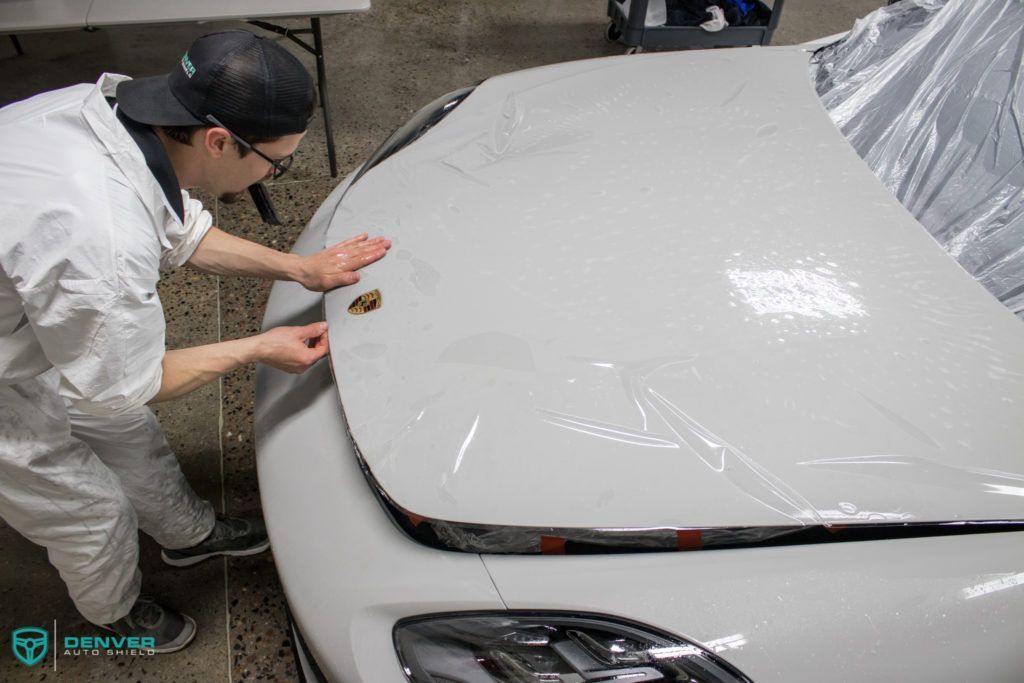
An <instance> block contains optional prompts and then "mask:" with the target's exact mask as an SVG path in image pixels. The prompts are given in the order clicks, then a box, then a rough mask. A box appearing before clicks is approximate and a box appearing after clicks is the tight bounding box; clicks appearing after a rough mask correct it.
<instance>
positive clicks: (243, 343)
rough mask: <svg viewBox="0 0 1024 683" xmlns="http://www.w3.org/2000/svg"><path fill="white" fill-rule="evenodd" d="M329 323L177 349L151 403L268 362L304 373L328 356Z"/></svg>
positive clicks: (169, 354)
mask: <svg viewBox="0 0 1024 683" xmlns="http://www.w3.org/2000/svg"><path fill="white" fill-rule="evenodd" d="M326 333H327V323H325V322H318V323H310V324H309V325H302V326H301V327H275V328H273V329H271V330H267V331H266V332H263V333H261V334H257V335H256V336H253V337H246V338H244V339H233V340H231V341H225V342H218V343H217V344H207V345H206V346H194V347H192V348H190V349H176V350H174V351H168V352H167V353H165V354H164V358H163V363H162V369H163V377H162V379H161V380H160V390H159V391H158V392H157V394H156V396H154V397H153V398H152V399H150V401H149V402H150V403H159V402H160V401H169V400H171V399H172V398H177V397H179V396H183V395H185V394H187V393H189V392H190V391H194V390H195V389H198V388H199V387H201V386H203V385H204V384H206V383H208V382H212V381H214V380H215V379H217V378H218V377H220V376H221V375H226V374H227V373H229V372H231V371H232V370H234V369H235V368H239V367H241V366H243V365H246V364H247V363H265V364H266V365H269V366H271V367H273V368H277V369H278V370H283V371H285V372H295V373H298V372H305V371H306V369H307V368H309V366H311V365H312V364H313V363H315V362H317V361H318V360H320V359H321V358H323V357H324V356H325V355H327V348H328V341H327V334H326Z"/></svg>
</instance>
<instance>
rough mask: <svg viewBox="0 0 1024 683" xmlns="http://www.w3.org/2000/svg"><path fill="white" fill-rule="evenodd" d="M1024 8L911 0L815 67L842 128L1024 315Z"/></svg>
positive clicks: (867, 23)
mask: <svg viewBox="0 0 1024 683" xmlns="http://www.w3.org/2000/svg"><path fill="white" fill-rule="evenodd" d="M1022 50H1024V4H1022V3H1020V2H1013V1H1011V0H996V1H993V2H962V1H959V0H905V1H904V2H899V3H896V4H895V5H891V6H888V7H883V8H881V9H879V10H877V11H875V12H873V13H872V14H870V15H868V16H867V17H865V18H864V19H862V20H860V21H859V22H858V23H857V24H856V25H855V26H854V28H853V30H852V31H851V32H850V33H849V35H848V36H847V37H846V38H845V39H844V40H842V41H840V42H838V43H835V44H833V45H830V46H827V47H825V48H822V49H821V50H819V51H818V53H817V54H816V55H815V57H814V59H813V60H812V75H813V78H814V83H815V87H816V88H817V91H818V95H819V96H820V97H821V101H822V103H823V104H824V105H825V108H826V109H827V110H828V112H829V115H830V116H831V117H832V120H833V121H834V122H835V123H836V125H837V126H838V127H839V129H840V130H841V131H842V133H843V134H844V135H845V136H846V138H847V139H848V140H849V141H850V144H852V145H853V147H854V149H855V150H856V151H857V153H858V154H859V155H860V156H861V158H862V159H864V161H865V162H866V163H867V164H868V166H869V167H870V168H871V170H872V171H874V173H875V175H877V176H878V178H879V179H880V180H881V181H882V183H883V184H884V185H885V186H886V187H887V188H888V189H889V190H890V191H891V192H892V193H893V194H894V195H895V196H896V197H897V198H898V199H899V200H900V202H901V203H902V204H903V205H904V206H905V207H906V208H907V209H908V210H909V211H910V212H911V213H912V214H913V215H914V217H915V218H917V220H918V221H919V222H920V223H921V224H922V225H924V226H925V228H927V229H928V231H929V232H930V233H931V234H932V236H933V237H935V239H936V240H937V241H938V242H939V243H940V244H941V245H942V246H943V247H944V248H945V249H946V251H947V252H948V253H949V254H950V255H951V256H952V257H953V258H955V259H956V260H957V261H958V262H959V263H960V265H961V266H963V268H964V269H965V270H967V271H968V272H969V273H970V274H971V275H972V276H974V278H975V279H977V280H978V282H980V283H981V284H982V285H984V286H985V287H986V288H987V289H988V290H989V291H990V292H991V293H992V294H993V295H995V296H996V297H997V298H998V299H999V300H1000V301H1002V302H1003V303H1004V304H1005V305H1006V306H1007V307H1008V308H1009V309H1010V310H1011V311H1013V312H1014V313H1015V314H1016V315H1017V316H1018V317H1022V318H1024V192H1022V189H1024V137H1022V130H1024V125H1022V124H1024V122H1022V121H1021V106H1020V102H1021V97H1020V96H1021V94H1022V92H1021V90H1022V82H1024V81H1022V80H1021V53H1022Z"/></svg>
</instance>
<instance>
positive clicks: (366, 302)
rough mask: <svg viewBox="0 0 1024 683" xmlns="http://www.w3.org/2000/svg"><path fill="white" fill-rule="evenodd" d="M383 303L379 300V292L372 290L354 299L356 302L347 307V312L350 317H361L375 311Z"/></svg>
mask: <svg viewBox="0 0 1024 683" xmlns="http://www.w3.org/2000/svg"><path fill="white" fill-rule="evenodd" d="M383 303H384V300H383V299H382V298H381V295H380V290H379V289H374V290H373V291H370V292H366V293H365V294H360V295H359V296H358V297H356V300H355V301H353V302H352V303H351V304H350V305H349V307H348V312H349V313H351V314H352V315H362V314H363V313H369V312H370V311H376V310H377V309H378V308H380V307H381V305H382V304H383Z"/></svg>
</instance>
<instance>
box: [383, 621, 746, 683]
mask: <svg viewBox="0 0 1024 683" xmlns="http://www.w3.org/2000/svg"><path fill="white" fill-rule="evenodd" d="M395 647H396V649H397V650H398V657H399V659H400V660H401V662H402V667H403V668H404V669H405V675H406V677H407V678H408V679H409V680H410V681H412V683H520V682H521V683H527V682H529V683H540V682H550V683H598V682H601V681H616V682H619V681H621V682H626V681H628V682H629V683H634V682H636V683H640V682H643V683H647V682H648V681H660V682H662V683H677V682H678V683H750V679H748V678H747V677H746V676H744V675H743V674H742V673H740V672H739V671H737V670H736V669H735V668H733V667H732V666H731V665H729V664H728V663H727V662H725V661H724V660H722V659H721V658H720V657H718V656H716V655H715V654H713V653H711V652H709V651H707V650H705V649H704V648H702V647H700V646H699V645H696V644H695V643H691V642H689V641H687V640H685V639H683V638H680V637H678V636H670V635H667V634H663V633H658V632H656V631H654V630H653V629H651V628H649V627H646V626H642V625H639V624H631V623H627V622H623V621H619V620H613V619H610V618H608V617H601V616H589V615H576V614H572V615H569V614H555V613H549V614H527V613H515V612H510V613H508V614H501V615H498V614H494V615H490V614H464V615H447V616H441V615H439V616H427V617H416V618H414V619H405V620H403V621H400V622H399V623H398V624H397V625H396V626H395Z"/></svg>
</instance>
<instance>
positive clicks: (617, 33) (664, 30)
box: [605, 0, 784, 51]
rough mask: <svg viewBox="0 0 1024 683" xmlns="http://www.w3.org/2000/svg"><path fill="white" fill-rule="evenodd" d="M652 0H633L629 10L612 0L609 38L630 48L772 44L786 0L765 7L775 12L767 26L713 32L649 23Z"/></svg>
mask: <svg viewBox="0 0 1024 683" xmlns="http://www.w3.org/2000/svg"><path fill="white" fill-rule="evenodd" d="M648 1H649V0H632V2H631V3H630V6H629V10H628V12H627V11H626V10H625V9H624V4H625V3H624V1H623V0H608V18H609V22H608V28H607V29H606V32H605V37H606V38H607V39H608V40H611V41H618V42H620V43H622V44H623V45H626V46H628V47H629V48H630V50H629V51H638V50H641V49H642V50H657V49H669V50H680V49H686V48H706V47H739V46H744V45H768V44H769V43H770V42H771V40H772V34H773V33H774V32H775V27H776V26H778V25H779V18H780V17H781V16H782V5H783V4H784V0H775V1H774V2H773V3H772V6H771V7H770V8H769V7H768V6H767V5H764V4H763V3H761V2H758V3H757V4H759V5H761V7H762V8H763V10H765V11H766V12H768V13H770V14H771V17H770V18H769V20H768V23H767V24H766V25H763V26H727V27H726V28H724V29H722V30H721V31H718V32H715V33H710V32H708V31H705V30H704V29H702V28H700V27H699V26H646V25H645V24H646V19H647V6H648Z"/></svg>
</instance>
